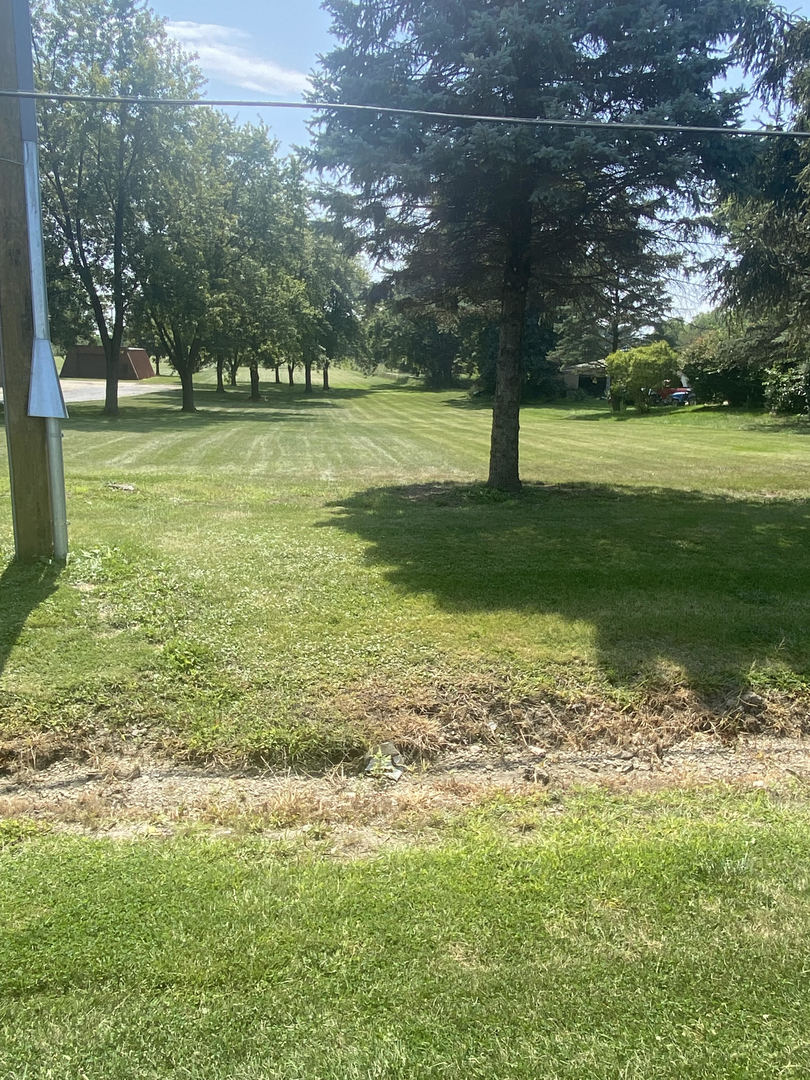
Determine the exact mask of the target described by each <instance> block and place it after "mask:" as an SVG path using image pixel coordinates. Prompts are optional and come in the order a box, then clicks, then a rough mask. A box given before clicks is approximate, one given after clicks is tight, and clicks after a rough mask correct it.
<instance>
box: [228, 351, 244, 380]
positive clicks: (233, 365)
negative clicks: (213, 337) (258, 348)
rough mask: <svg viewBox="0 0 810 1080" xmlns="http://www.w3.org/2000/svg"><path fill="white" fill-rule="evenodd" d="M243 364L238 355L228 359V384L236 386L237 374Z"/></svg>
mask: <svg viewBox="0 0 810 1080" xmlns="http://www.w3.org/2000/svg"><path fill="white" fill-rule="evenodd" d="M240 366H241V363H240V360H239V357H238V356H236V357H234V358H233V359H232V360H229V361H228V385H229V386H236V375H237V372H238V371H239V368H240Z"/></svg>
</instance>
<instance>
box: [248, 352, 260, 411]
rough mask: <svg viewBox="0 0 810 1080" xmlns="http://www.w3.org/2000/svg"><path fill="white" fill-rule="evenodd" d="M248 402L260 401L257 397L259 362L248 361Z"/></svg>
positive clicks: (258, 396)
mask: <svg viewBox="0 0 810 1080" xmlns="http://www.w3.org/2000/svg"><path fill="white" fill-rule="evenodd" d="M250 400H251V401H261V397H260V395H259V361H258V360H251V361H250Z"/></svg>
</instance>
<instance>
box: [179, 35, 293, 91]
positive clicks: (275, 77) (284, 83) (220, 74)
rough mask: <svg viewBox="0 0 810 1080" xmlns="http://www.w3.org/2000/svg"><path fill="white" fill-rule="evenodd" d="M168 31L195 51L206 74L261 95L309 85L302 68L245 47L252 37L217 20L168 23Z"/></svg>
mask: <svg viewBox="0 0 810 1080" xmlns="http://www.w3.org/2000/svg"><path fill="white" fill-rule="evenodd" d="M166 31H167V33H169V34H170V35H171V36H172V37H173V38H174V39H175V41H177V42H178V43H179V44H180V45H182V47H183V48H184V49H186V50H187V51H188V52H193V53H196V54H197V56H198V57H199V64H200V67H201V68H202V70H203V73H204V74H205V75H209V76H211V77H212V78H217V79H221V80H222V81H223V82H226V83H230V84H231V85H232V86H241V87H242V88H243V89H245V90H253V91H255V92H256V93H259V94H272V95H282V96H283V95H287V96H289V95H290V94H295V95H298V94H301V93H302V92H303V91H304V90H305V89H306V88H307V86H308V85H309V80H308V79H307V76H306V75H305V74H304V73H303V72H302V71H294V70H291V69H289V68H284V67H282V66H281V65H280V64H276V63H275V62H274V61H273V60H265V59H264V58H263V57H261V56H254V55H252V54H251V53H250V51H249V50H248V49H247V48H245V45H244V42H247V41H249V40H250V37H249V35H248V34H246V33H245V32H244V31H243V30H237V29H236V28H235V27H232V26H219V25H218V24H217V23H196V22H167V23H166Z"/></svg>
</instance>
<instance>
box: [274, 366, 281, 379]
mask: <svg viewBox="0 0 810 1080" xmlns="http://www.w3.org/2000/svg"><path fill="white" fill-rule="evenodd" d="M280 367H281V364H273V370H274V371H275V373H276V382H277V383H280V382H281V376H280V375H279V373H278V369H279V368H280Z"/></svg>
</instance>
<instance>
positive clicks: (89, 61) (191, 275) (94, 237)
mask: <svg viewBox="0 0 810 1080" xmlns="http://www.w3.org/2000/svg"><path fill="white" fill-rule="evenodd" d="M34 54H35V69H36V76H37V84H38V87H39V89H41V90H48V91H52V92H56V93H71V94H83V95H88V96H90V95H103V96H122V97H136V96H137V97H168V98H177V99H189V98H195V97H197V96H198V94H199V91H200V88H201V85H202V79H201V76H200V74H199V72H198V70H197V69H196V67H195V65H194V64H193V62H192V61H191V60H190V59H189V58H188V57H187V56H186V55H184V54H183V53H182V51H181V50H180V49H179V48H178V47H177V46H176V44H174V43H173V42H172V40H171V39H170V38H169V37H168V36H167V34H166V32H165V29H164V26H163V23H162V21H161V20H160V19H158V18H157V17H156V16H155V15H154V14H153V13H152V12H151V11H150V10H149V9H148V8H146V7H144V6H143V5H142V4H141V3H138V2H137V0H92V2H90V3H87V4H84V5H79V6H77V5H76V4H73V3H71V2H70V0H54V2H53V3H43V4H40V5H38V6H37V7H36V8H35V10H34ZM39 123H40V141H41V150H40V154H41V173H42V182H43V208H44V215H43V216H44V228H45V234H46V235H45V240H46V254H47V262H48V271H49V292H50V304H51V321H52V334H53V336H54V339H55V341H56V342H57V344H58V345H61V346H62V347H63V348H64V347H67V346H69V345H71V344H74V343H75V342H77V341H80V340H88V339H90V338H92V337H95V338H97V340H98V341H99V342H100V343H101V345H102V347H103V349H104V354H105V359H106V368H107V391H106V401H105V412H106V413H108V414H111V415H115V414H116V413H117V411H118V375H117V372H118V356H119V353H120V349H121V346H122V344H123V343H124V341H125V339H127V338H128V339H129V340H130V341H131V342H136V341H137V342H138V343H140V344H144V345H146V346H147V347H148V348H149V351H150V352H151V353H152V355H154V356H156V357H158V358H161V357H165V358H166V359H167V360H168V361H169V362H170V364H171V366H172V367H173V368H174V370H175V371H176V372H177V374H178V375H179V376H180V381H181V384H182V408H183V409H184V410H193V409H194V385H193V376H194V374H195V373H196V372H197V371H199V369H200V368H201V366H202V365H203V364H207V363H211V364H216V367H217V372H218V383H219V386H220V388H222V387H223V386H224V379H223V375H224V372H228V373H229V375H230V379H231V381H232V382H233V381H234V379H235V373H236V371H237V370H238V367H239V366H240V365H241V364H245V365H246V366H247V367H248V368H249V369H250V376H251V387H252V394H253V396H258V385H259V365H260V364H262V365H264V366H268V367H271V368H274V369H275V372H276V378H277V379H278V377H279V376H278V372H279V368H280V367H281V366H282V365H286V366H287V367H288V369H289V378H290V380H291V381H292V378H293V375H292V372H293V369H294V368H295V367H296V366H298V365H300V366H301V367H302V368H303V370H304V377H305V386H306V388H307V389H311V387H312V371H313V368H314V367H317V368H319V369H320V370H321V371H322V373H323V379H324V383H325V385H328V371H329V364H330V363H331V362H332V361H333V360H334V359H335V358H338V357H340V356H342V355H343V354H344V352H345V351H346V350H351V349H352V348H353V346H354V345H355V343H356V341H357V339H358V336H359V319H358V314H357V310H356V306H357V302H358V301H357V297H358V295H359V292H360V290H361V287H362V285H363V273H362V271H361V269H360V267H359V265H358V264H357V261H356V260H355V259H353V258H351V257H349V256H347V255H346V254H345V253H344V251H343V250H342V248H341V247H340V245H339V244H338V243H336V241H335V240H334V239H333V238H332V237H331V236H330V235H329V230H328V229H327V227H326V226H325V224H324V223H322V222H319V221H318V220H317V218H316V217H315V216H314V215H313V213H312V192H311V190H310V186H309V185H308V183H307V181H306V177H305V175H304V170H303V167H302V164H301V162H300V161H299V160H298V159H297V158H296V157H295V156H289V157H282V156H281V155H280V154H279V150H278V144H277V143H276V142H275V141H274V140H273V139H272V138H271V137H270V133H269V131H268V129H267V128H266V127H265V126H264V125H261V124H244V125H238V124H236V123H235V122H234V121H233V120H231V119H229V118H228V117H227V116H226V115H224V114H223V113H222V112H219V111H216V110H213V109H209V108H204V109H203V108H197V107H185V108H184V107H179V106H178V107H172V108H151V107H148V106H141V105H137V104H127V103H112V104H98V103H93V102H90V101H87V102H69V103H62V102H52V103H48V102H45V103H42V104H40V106H39Z"/></svg>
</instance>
